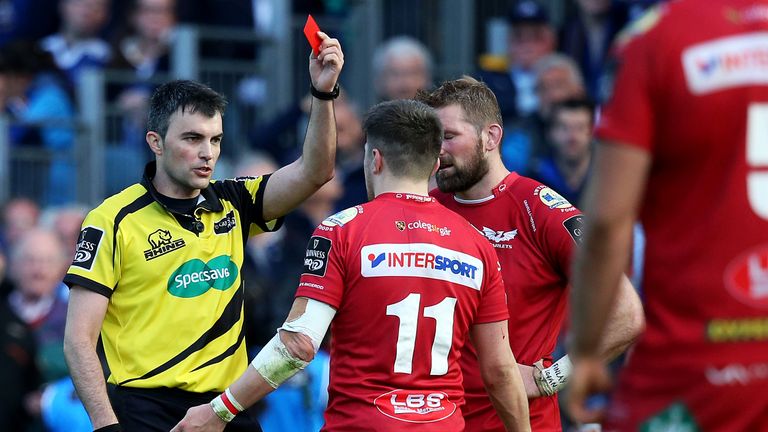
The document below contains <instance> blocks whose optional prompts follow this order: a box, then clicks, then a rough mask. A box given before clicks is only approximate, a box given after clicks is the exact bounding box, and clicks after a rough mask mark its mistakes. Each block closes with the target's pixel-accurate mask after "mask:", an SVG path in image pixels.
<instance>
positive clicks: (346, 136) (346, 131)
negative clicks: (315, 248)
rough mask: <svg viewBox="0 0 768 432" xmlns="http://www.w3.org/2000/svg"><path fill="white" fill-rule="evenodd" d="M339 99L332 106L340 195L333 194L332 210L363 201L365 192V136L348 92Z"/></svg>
mask: <svg viewBox="0 0 768 432" xmlns="http://www.w3.org/2000/svg"><path fill="white" fill-rule="evenodd" d="M339 99H340V103H338V104H337V105H336V128H337V130H338V135H339V144H338V146H339V147H338V154H337V156H336V173H337V176H338V178H339V181H340V185H339V186H340V187H341V196H339V197H337V201H336V210H344V209H346V208H349V207H352V206H353V205H355V204H358V203H361V202H364V201H365V200H366V199H367V197H368V194H367V192H366V190H365V173H364V170H363V159H364V156H365V136H363V123H362V120H361V119H360V113H359V112H358V107H357V104H355V103H354V101H352V99H351V98H350V97H349V94H342V95H341V97H340V98H339ZM326 216H328V215H326ZM315 225H316V224H315Z"/></svg>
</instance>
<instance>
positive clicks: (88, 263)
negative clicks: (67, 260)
mask: <svg viewBox="0 0 768 432" xmlns="http://www.w3.org/2000/svg"><path fill="white" fill-rule="evenodd" d="M103 237H104V231H103V230H101V229H100V228H96V227H92V226H88V227H85V228H83V230H82V231H80V237H78V239H77V251H76V252H75V258H74V260H72V265H73V266H77V267H81V268H84V269H86V270H89V271H90V270H91V268H92V267H93V262H94V261H95V260H96V253H97V252H98V251H99V246H100V245H101V239H102V238H103Z"/></svg>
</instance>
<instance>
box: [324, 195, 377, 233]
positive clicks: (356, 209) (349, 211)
mask: <svg viewBox="0 0 768 432" xmlns="http://www.w3.org/2000/svg"><path fill="white" fill-rule="evenodd" d="M373 204H374V203H370V202H369V203H365V204H358V205H356V206H352V207H349V208H346V209H344V210H341V211H339V212H336V213H334V214H332V215H330V216H328V217H327V218H325V219H323V221H322V222H320V225H318V229H319V230H321V231H332V230H336V229H344V228H349V227H350V226H355V225H357V224H359V223H360V222H361V221H362V220H363V219H367V216H368V215H369V214H370V213H371V212H372V211H373V210H374V209H375V208H376V207H375V205H373Z"/></svg>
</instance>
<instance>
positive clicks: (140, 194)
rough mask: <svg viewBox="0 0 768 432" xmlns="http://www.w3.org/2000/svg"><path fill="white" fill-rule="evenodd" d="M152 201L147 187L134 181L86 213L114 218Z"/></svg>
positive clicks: (89, 215) (108, 218)
mask: <svg viewBox="0 0 768 432" xmlns="http://www.w3.org/2000/svg"><path fill="white" fill-rule="evenodd" d="M152 201H153V199H152V198H151V197H150V195H149V192H148V191H147V189H146V188H145V187H144V186H142V185H141V184H140V183H135V184H133V185H131V186H128V187H127V188H125V189H123V190H122V191H120V192H118V193H116V194H114V195H112V196H110V197H108V198H106V199H105V200H104V201H102V202H101V203H100V204H99V205H98V206H96V207H95V208H94V209H93V210H91V211H90V212H89V213H88V217H100V218H103V219H106V220H114V219H116V218H117V217H118V216H119V215H120V214H124V213H127V212H132V211H135V210H138V209H139V208H141V207H144V206H146V205H147V204H148V203H151V202H152Z"/></svg>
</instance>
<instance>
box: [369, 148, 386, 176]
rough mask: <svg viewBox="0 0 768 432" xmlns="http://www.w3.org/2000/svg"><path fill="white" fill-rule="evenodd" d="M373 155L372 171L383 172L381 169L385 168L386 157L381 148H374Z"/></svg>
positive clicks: (375, 172)
mask: <svg viewBox="0 0 768 432" xmlns="http://www.w3.org/2000/svg"><path fill="white" fill-rule="evenodd" d="M371 152H372V154H373V157H372V158H371V172H372V173H374V174H381V170H382V169H384V158H383V157H382V155H381V152H380V151H379V149H376V148H375V149H373V150H372V151H371Z"/></svg>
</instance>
